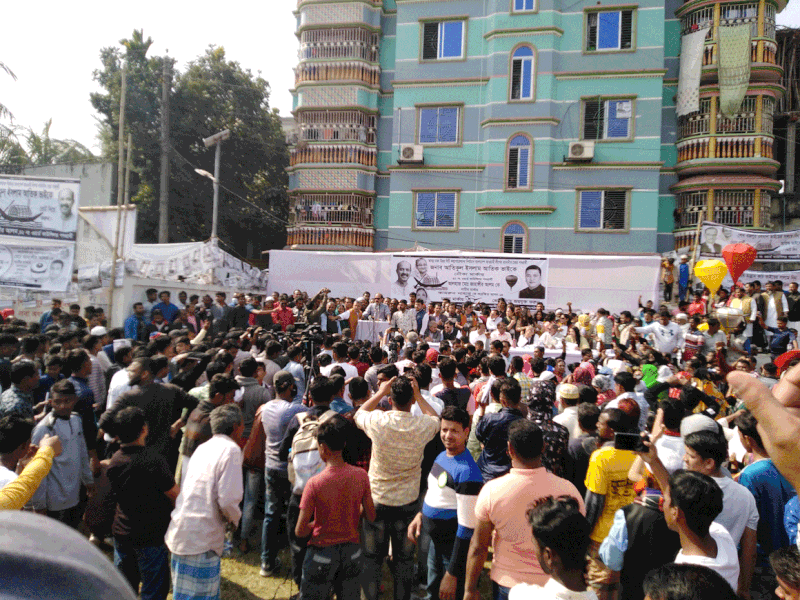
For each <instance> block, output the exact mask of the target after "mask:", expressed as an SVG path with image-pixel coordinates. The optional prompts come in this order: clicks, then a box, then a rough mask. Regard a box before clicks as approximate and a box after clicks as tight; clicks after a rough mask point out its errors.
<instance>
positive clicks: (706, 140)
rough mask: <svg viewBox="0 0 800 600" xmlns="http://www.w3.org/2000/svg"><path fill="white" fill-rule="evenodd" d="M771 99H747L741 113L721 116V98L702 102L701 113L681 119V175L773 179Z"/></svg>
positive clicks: (679, 126) (679, 155) (769, 97)
mask: <svg viewBox="0 0 800 600" xmlns="http://www.w3.org/2000/svg"><path fill="white" fill-rule="evenodd" d="M774 107H775V100H774V99H773V98H772V97H771V96H765V95H760V96H754V95H750V96H745V98H744V100H743V101H742V105H741V108H740V109H739V112H738V113H737V114H735V115H733V116H731V117H730V118H723V117H722V116H720V115H719V100H718V98H717V97H715V96H714V97H705V98H701V99H700V110H699V111H698V112H695V113H692V114H689V115H684V116H682V117H680V118H679V119H678V142H677V143H676V148H677V150H678V163H677V165H676V169H677V170H678V172H679V173H680V174H681V175H691V174H696V173H703V172H707V171H746V172H751V173H760V174H764V175H772V174H773V173H775V171H776V170H777V168H778V162H777V161H776V160H774V158H775V156H774V137H773V135H772V129H773V113H774Z"/></svg>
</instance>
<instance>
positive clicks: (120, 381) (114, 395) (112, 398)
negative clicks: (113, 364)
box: [106, 369, 133, 441]
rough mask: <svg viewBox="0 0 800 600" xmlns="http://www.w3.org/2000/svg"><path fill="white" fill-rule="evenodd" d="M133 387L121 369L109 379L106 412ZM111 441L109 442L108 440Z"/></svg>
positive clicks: (125, 372) (126, 374)
mask: <svg viewBox="0 0 800 600" xmlns="http://www.w3.org/2000/svg"><path fill="white" fill-rule="evenodd" d="M132 389H133V387H132V386H131V384H130V377H128V371H126V370H125V369H122V370H121V371H117V372H116V373H114V375H113V376H112V377H111V381H110V382H109V384H108V398H107V400H106V410H108V409H109V408H111V407H112V406H114V404H116V402H117V400H119V397H120V396H121V395H122V394H124V393H125V392H127V391H130V390H132ZM109 441H111V440H109Z"/></svg>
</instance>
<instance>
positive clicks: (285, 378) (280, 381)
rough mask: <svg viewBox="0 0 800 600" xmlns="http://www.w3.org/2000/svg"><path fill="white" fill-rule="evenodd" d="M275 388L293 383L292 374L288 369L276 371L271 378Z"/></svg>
mask: <svg viewBox="0 0 800 600" xmlns="http://www.w3.org/2000/svg"><path fill="white" fill-rule="evenodd" d="M272 383H273V385H274V386H275V388H276V389H277V388H282V387H283V386H284V385H286V384H287V383H288V384H292V383H294V376H293V375H292V374H291V373H289V371H278V372H277V373H275V377H273V378H272Z"/></svg>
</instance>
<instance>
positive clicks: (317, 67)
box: [294, 62, 381, 85]
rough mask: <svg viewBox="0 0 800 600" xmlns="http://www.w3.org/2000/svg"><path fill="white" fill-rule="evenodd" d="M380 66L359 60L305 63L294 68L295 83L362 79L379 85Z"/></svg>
mask: <svg viewBox="0 0 800 600" xmlns="http://www.w3.org/2000/svg"><path fill="white" fill-rule="evenodd" d="M380 79H381V70H380V67H377V66H372V65H367V64H364V63H359V62H342V63H303V64H301V65H300V66H299V67H297V68H296V69H295V70H294V84H295V85H297V84H300V83H304V82H308V81H360V82H362V83H366V84H367V85H379V84H380Z"/></svg>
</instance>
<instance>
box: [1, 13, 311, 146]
mask: <svg viewBox="0 0 800 600" xmlns="http://www.w3.org/2000/svg"><path fill="white" fill-rule="evenodd" d="M3 5H4V6H3V22H4V23H5V24H6V27H4V28H3V35H2V36H0V62H3V63H5V64H6V66H8V67H9V68H10V69H11V70H12V71H13V72H14V74H15V75H16V76H17V79H16V81H14V80H13V79H12V78H11V77H9V76H7V75H6V74H5V73H4V72H2V71H0V103H2V104H4V105H5V106H6V107H7V108H8V109H9V110H10V111H11V113H12V114H13V115H14V123H15V124H18V125H22V126H25V127H31V128H32V129H33V130H34V131H36V132H39V131H41V130H42V128H43V127H44V124H45V122H46V121H47V120H49V119H53V124H52V127H51V129H50V135H51V137H53V138H58V139H74V140H76V141H78V142H80V143H81V144H83V145H85V146H87V147H89V148H90V149H92V150H93V151H94V152H95V153H98V152H99V145H98V143H97V140H96V135H97V120H96V117H97V113H96V112H95V110H94V109H93V108H92V105H91V103H90V101H89V94H91V93H92V92H96V91H100V88H99V86H98V85H97V83H96V82H95V81H94V79H93V78H92V73H93V71H95V70H96V69H99V68H100V67H101V64H100V50H101V48H105V47H108V46H119V40H121V39H123V38H130V37H131V34H132V32H133V30H134V29H143V30H144V37H145V39H147V37H148V36H149V37H151V38H152V39H153V45H152V46H150V53H149V54H150V55H153V56H156V55H163V54H166V53H168V54H169V56H171V57H173V58H174V59H176V60H177V68H179V69H180V70H181V71H183V70H184V68H185V66H186V63H188V62H190V61H191V60H192V59H194V58H196V57H197V56H199V55H200V54H203V53H204V52H205V50H206V48H207V47H208V46H209V45H215V46H222V47H223V48H225V54H226V56H227V58H228V60H234V61H237V62H239V64H241V66H242V67H243V68H245V69H250V71H252V72H253V74H254V75H257V74H259V73H260V75H261V76H262V77H263V78H264V79H266V80H267V81H268V82H269V84H270V87H271V90H272V91H271V95H270V106H272V107H274V108H278V109H280V114H281V115H283V116H290V113H291V109H292V97H291V94H290V93H289V89H290V88H291V87H292V86H293V85H294V73H293V71H292V68H293V67H294V66H296V64H297V48H298V42H297V38H296V37H295V35H294V32H295V27H296V21H295V17H294V15H292V11H293V10H294V9H295V7H296V6H297V4H296V2H295V1H294V0H262V1H256V2H254V1H253V0H227V1H222V2H220V1H217V2H210V1H209V0H196V1H194V2H188V1H187V0H160V1H155V0H137V1H136V2H134V3H132V4H126V3H122V2H120V3H115V2H108V1H107V0H105V1H102V2H100V1H97V0H80V1H79V2H63V0H58V1H56V0H43V1H41V2H4V3H3ZM24 23H29V24H30V25H29V26H22V24H24ZM37 48H38V50H37ZM3 123H4V124H8V121H7V120H4V121H3ZM212 133H214V132H206V131H202V132H198V136H200V137H205V136H208V135H210V134H212Z"/></svg>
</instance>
